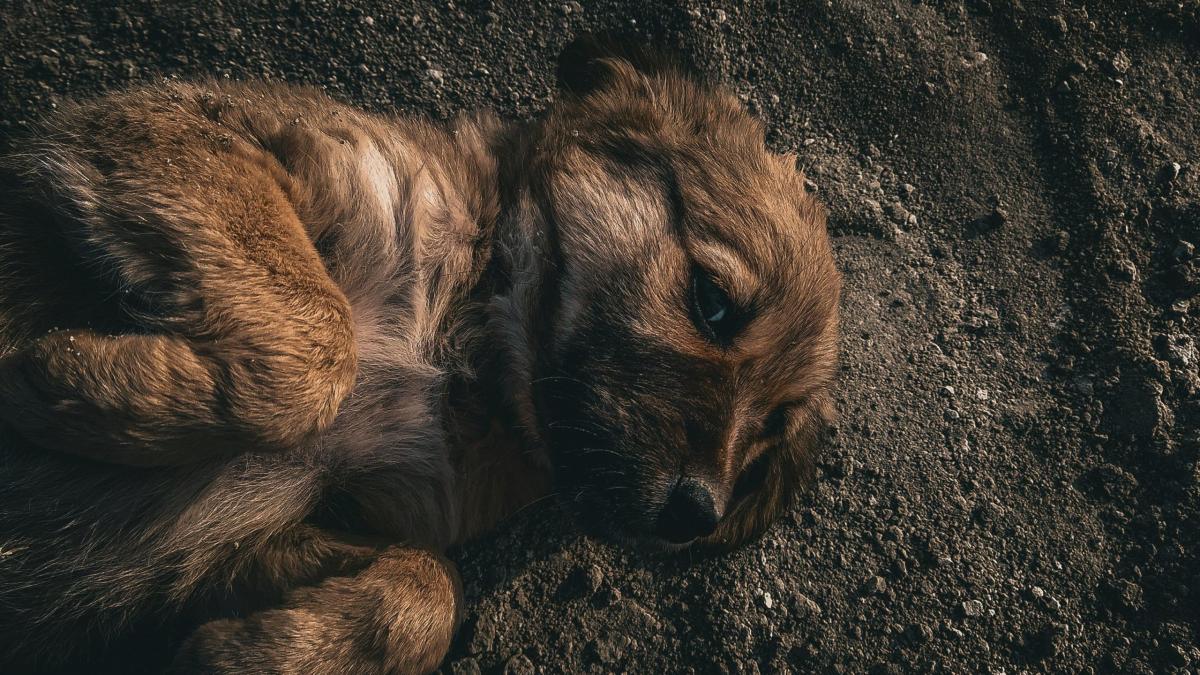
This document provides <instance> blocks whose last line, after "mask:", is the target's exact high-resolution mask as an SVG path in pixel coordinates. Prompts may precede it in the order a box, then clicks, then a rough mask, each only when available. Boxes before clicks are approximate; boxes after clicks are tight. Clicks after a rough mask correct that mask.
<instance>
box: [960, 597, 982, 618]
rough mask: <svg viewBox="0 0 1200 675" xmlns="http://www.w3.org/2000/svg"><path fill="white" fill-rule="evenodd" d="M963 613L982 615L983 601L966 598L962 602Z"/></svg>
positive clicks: (973, 615)
mask: <svg viewBox="0 0 1200 675" xmlns="http://www.w3.org/2000/svg"><path fill="white" fill-rule="evenodd" d="M962 610H963V614H965V615H967V616H972V617H975V616H983V603H982V602H980V601H978V600H967V601H966V602H964V603H963V604H962Z"/></svg>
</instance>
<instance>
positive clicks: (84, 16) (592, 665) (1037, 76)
mask: <svg viewBox="0 0 1200 675" xmlns="http://www.w3.org/2000/svg"><path fill="white" fill-rule="evenodd" d="M109 4H110V3H100V2H96V3H93V2H90V1H88V0H81V1H80V2H77V3H69V2H62V1H60V0H41V1H39V2H17V3H16V4H12V2H11V0H0V106H2V110H0V134H7V133H8V132H11V131H15V130H18V129H19V128H20V127H21V126H22V124H23V122H24V121H25V120H27V119H29V118H30V117H31V116H32V115H34V114H37V113H38V112H40V111H45V110H48V109H50V108H52V107H53V106H54V105H55V103H56V102H57V101H59V100H60V99H61V98H62V97H66V96H85V95H90V94H94V93H97V92H100V91H103V90H106V89H110V88H113V87H118V86H122V85H125V84H127V83H130V82H145V81H154V80H156V79H157V78H160V77H163V76H168V77H173V76H181V77H189V76H200V75H216V76H225V75H228V76H232V77H236V78H247V77H269V78H271V79H285V80H288V81H294V82H304V83H310V84H316V85H320V86H324V87H326V88H327V89H328V90H329V91H330V92H331V93H332V94H333V95H334V96H336V97H338V98H341V99H344V100H347V101H350V102H353V103H356V104H359V105H362V106H365V107H367V108H371V109H376V110H400V111H404V112H412V113H425V114H430V115H434V116H439V117H444V116H447V115H449V114H452V113H453V112H455V111H459V110H462V109H466V108H471V107H478V106H491V107H494V108H497V109H498V110H500V111H502V112H503V113H504V114H506V115H509V116H513V117H527V116H531V115H534V114H536V113H537V112H538V111H539V110H541V109H542V108H544V107H545V106H546V104H547V103H548V102H549V101H550V100H551V99H552V97H553V88H552V80H553V78H552V72H553V70H552V68H553V61H554V57H555V55H556V54H557V52H558V50H559V48H560V47H561V46H562V44H564V43H565V42H566V41H567V40H569V39H570V37H571V36H572V35H574V34H575V33H577V32H580V31H583V30H599V29H611V28H621V29H625V30H634V31H638V32H641V33H642V34H644V35H646V36H647V39H648V40H650V41H652V42H654V43H657V44H662V45H665V46H668V47H671V48H674V49H676V50H679V51H681V52H683V53H684V54H686V55H689V56H690V57H691V58H692V59H693V60H695V61H696V62H697V63H699V64H700V65H701V66H702V68H703V69H704V70H705V71H706V72H708V73H710V74H712V75H713V76H715V77H717V78H719V79H721V80H723V81H725V82H727V83H728V84H729V85H730V86H731V87H733V89H734V90H736V91H737V92H738V93H739V95H741V96H742V97H743V98H744V100H745V101H746V103H747V105H748V106H750V107H751V109H752V110H754V111H755V112H757V113H758V114H760V115H762V116H763V117H764V118H766V119H767V120H768V121H769V123H770V129H771V131H770V136H769V138H770V141H771V143H772V144H773V145H774V146H775V147H777V148H779V149H783V150H791V151H795V152H797V153H798V154H799V157H800V163H801V165H802V166H803V167H804V168H805V169H806V170H807V171H808V173H809V177H810V179H811V181H812V182H813V183H814V184H815V186H816V187H817V188H818V190H819V194H820V195H822V196H823V198H824V199H825V200H826V202H827V203H828V205H829V207H830V227H831V229H832V231H833V233H834V234H835V245H836V249H837V255H838V258H839V262H840V265H841V268H842V269H843V271H844V273H845V296H844V301H843V306H844V310H843V312H844V336H843V340H842V353H843V359H844V368H843V370H842V375H841V384H840V397H839V400H840V406H841V417H842V421H841V423H840V427H839V430H838V433H837V434H836V436H835V438H834V441H833V444H832V446H831V447H829V448H828V449H827V450H826V452H825V454H824V457H823V459H822V461H821V463H820V471H819V478H818V480H817V482H816V484H815V486H814V487H813V489H812V491H811V493H810V494H808V495H806V496H805V497H804V498H803V499H802V500H801V503H800V505H799V507H798V508H797V509H796V510H795V511H794V513H792V514H791V515H790V517H788V518H786V519H784V521H783V522H781V523H779V524H778V526H776V527H775V528H774V529H773V530H772V531H771V532H770V533H769V534H768V535H767V536H766V537H765V538H764V539H763V540H762V541H761V542H759V543H757V544H755V545H751V546H749V547H746V548H744V549H741V550H739V551H736V552H734V553H732V554H729V555H726V556H723V557H719V558H712V557H703V558H702V557H697V556H687V555H685V556H682V557H677V558H668V559H662V558H649V557H641V556H639V555H636V554H632V553H629V552H625V551H622V550H618V549H616V548H613V547H610V546H608V545H605V544H600V543H596V542H593V541H589V540H587V539H584V538H582V537H580V536H579V535H578V534H576V533H575V532H574V531H573V529H572V528H571V526H570V523H568V522H566V519H565V518H564V517H563V516H562V515H560V514H559V513H557V512H556V511H555V510H554V508H553V507H551V506H546V507H542V508H539V509H532V510H530V511H528V512H526V513H523V514H521V515H520V516H519V517H518V518H516V519H515V522H513V523H512V524H511V525H510V526H508V527H506V528H504V530H502V531H501V532H499V533H497V534H496V535H494V536H491V537H489V538H488V539H487V540H485V541H480V542H477V543H474V544H472V545H469V546H467V547H466V548H464V549H463V550H461V551H458V552H457V553H456V557H457V559H458V560H459V561H460V563H461V568H462V572H463V575H464V579H465V583H466V588H467V591H468V594H469V596H470V598H471V600H472V601H473V609H472V610H471V612H470V613H469V615H468V617H467V620H466V623H465V625H464V628H463V631H462V633H461V635H460V637H459V639H458V640H457V642H456V645H455V647H454V650H453V653H452V654H451V656H450V657H449V659H448V660H447V662H446V665H445V667H444V670H445V671H446V672H448V673H476V672H510V673H532V672H562V671H570V672H575V671H582V672H602V671H603V672H611V671H629V672H664V671H689V670H692V671H695V672H711V671H723V670H724V671H734V672H751V673H753V672H782V671H787V670H792V671H801V672H807V671H818V672H829V671H833V672H863V671H869V672H900V671H920V672H927V671H934V670H941V671H951V672H993V673H998V672H1008V673H1014V672H1024V671H1030V672H1041V671H1066V672H1113V671H1119V672H1171V671H1189V670H1190V671H1191V672H1197V671H1198V670H1200V648H1198V644H1200V642H1198V638H1197V631H1198V629H1200V621H1198V620H1200V529H1198V525H1200V523H1198V519H1200V463H1198V460H1200V398H1198V397H1197V391H1198V390H1200V351H1198V349H1197V346H1196V339H1197V337H1198V336H1197V328H1196V326H1197V322H1198V320H1200V297H1197V296H1198V294H1200V256H1198V255H1197V253H1196V251H1195V248H1194V245H1200V202H1198V201H1197V196H1198V195H1200V164H1197V155H1198V152H1197V151H1198V150H1200V107H1198V106H1197V104H1196V97H1197V95H1198V94H1200V3H1198V2H1197V0H1169V1H1168V0H1151V1H1147V2H1139V3H1124V2H1101V1H1099V0H1095V1H1093V2H1090V3H1077V2H1061V1H1049V2H1035V1H1033V0H1025V1H1023V2H1016V1H1015V0H1014V1H1013V2H1002V1H1000V0H992V1H989V0H968V1H966V2H955V1H945V2H942V1H938V0H926V1H924V2H905V1H901V0H848V1H831V2H826V1H824V0H821V1H796V2H784V1H779V2H765V3H764V2H761V1H760V2H754V3H749V4H734V3H728V4H724V5H720V6H718V5H717V4H710V3H700V2H681V3H678V4H671V5H658V4H654V3H652V2H649V1H648V0H636V1H633V2H618V1H611V2H597V3H585V2H567V3H561V2H550V3H545V2H539V3H534V4H533V5H529V4H527V3H523V2H522V3H512V4H502V3H498V2H496V3H493V2H458V3H454V4H450V3H446V4H442V3H423V2H411V1H405V0H397V1H395V2H375V1H372V0H355V1H353V2H348V3H335V2H325V1H321V0H317V1H302V0H296V1H293V2H276V3H266V2H264V3H254V4H252V5H243V4H242V3H237V2H232V1H230V0H225V1H224V2H222V1H220V0H216V1H205V2H196V3H195V4H194V5H193V6H190V7H184V6H183V3H158V2H149V1H147V2H129V3H125V6H124V7H123V8H117V7H111V6H108V5H109ZM160 4H163V5H168V4H169V5H171V7H172V8H171V9H167V8H165V7H159V5H160ZM102 5H103V6H102ZM1135 5H1136V6H1137V8H1136V9H1135V10H1127V9H1121V7H1125V6H1128V7H1133V6H1135Z"/></svg>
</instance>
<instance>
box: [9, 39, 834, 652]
mask: <svg viewBox="0 0 1200 675" xmlns="http://www.w3.org/2000/svg"><path fill="white" fill-rule="evenodd" d="M559 75H560V85H561V88H562V95H561V98H560V100H559V101H558V102H557V103H556V104H555V105H553V106H552V107H551V108H550V110H549V111H547V112H546V114H545V115H544V116H543V117H542V118H541V119H539V120H537V121H534V122H532V123H528V124H509V123H503V122H501V121H500V120H498V119H496V118H495V117H493V116H490V115H487V114H479V115H475V116H468V117H463V118H460V119H458V120H456V121H454V122H452V123H450V124H449V125H445V126H442V125H435V124H432V123H430V122H426V121H422V120H411V119H396V118H390V117H380V116H372V115H367V114H364V113H362V112H359V111H356V110H353V109H351V108H348V107H345V106H343V105H340V104H338V103H335V102H333V101H331V100H329V99H328V98H326V97H324V96H323V95H321V94H320V93H317V92H315V91H311V90H305V89H297V88H291V87H281V86H278V85H270V84H264V83H254V84H249V83H247V84H239V83H229V82H220V83H218V82H210V83H204V84H182V83H165V84H161V85H157V86H152V87H148V88H144V89H140V90H134V91H127V92H123V93H118V94H113V95H110V96H107V97H105V98H102V99H99V100H96V101H92V102H88V103H82V104H77V105H74V106H71V107H68V108H66V109H64V110H62V111H60V112H58V113H56V114H55V115H53V116H51V117H50V118H49V119H48V120H47V121H46V122H45V123H44V124H43V125H42V126H41V127H40V128H39V130H38V131H37V132H35V133H34V134H33V135H31V136H30V137H28V138H26V139H24V140H22V141H20V142H19V143H16V144H15V145H14V148H15V149H14V150H13V151H12V152H11V153H10V154H8V155H7V156H6V157H5V158H4V159H3V161H2V169H0V194H2V195H3V199H0V607H3V608H4V611H3V612H0V661H2V662H4V663H6V664H8V666H9V668H14V669H17V670H37V669H52V668H62V667H71V666H72V664H82V663H89V664H96V663H102V662H105V660H107V662H108V663H114V664H120V666H121V667H122V668H131V667H133V666H132V665H131V664H137V663H145V664H157V663H163V662H171V663H173V664H174V667H175V668H176V669H177V670H180V671H185V672H191V671H201V672H296V671H301V670H303V671H306V672H316V673H375V672H424V671H429V670H432V669H434V668H436V667H437V665H438V664H439V662H440V661H441V659H442V657H443V656H444V654H445V652H446V650H447V648H448V646H449V644H450V640H451V637H452V635H453V632H454V630H455V628H456V626H457V624H458V621H459V618H460V616H461V612H462V607H461V604H462V603H461V593H460V591H459V587H458V581H457V577H456V574H455V571H454V569H453V567H452V565H451V564H450V563H449V562H448V561H447V560H446V559H445V558H443V557H442V556H441V552H442V551H443V550H444V549H445V548H446V547H447V546H449V545H451V544H453V543H456V542H460V541H462V540H464V539H466V538H469V537H471V536H473V535H475V534H477V533H479V532H481V531H483V530H486V529H487V528H489V527H491V526H492V525H494V524H495V523H496V522H497V521H499V520H500V519H502V518H504V517H505V516H506V515H508V514H511V513H512V512H513V511H515V510H516V509H519V508H520V507H522V506H523V505H526V504H529V503H530V502H532V501H534V500H537V499H539V498H540V497H542V496H545V495H548V494H555V495H557V496H558V497H559V499H560V501H561V503H562V504H563V505H564V506H565V508H567V509H568V510H570V511H571V512H573V513H574V514H575V515H576V516H577V517H578V520H579V522H580V524H581V525H582V526H583V527H584V528H585V529H586V530H587V531H589V532H591V533H594V534H596V535H598V536H603V537H607V538H611V539H618V540H623V541H629V542H635V543H637V544H639V545H644V546H651V547H658V548H678V547H682V546H686V545H688V544H690V543H693V542H703V543H708V544H718V545H733V544H736V543H738V542H741V541H744V540H746V539H747V538H750V537H752V536H754V535H756V534H757V533H759V532H761V531H762V530H763V529H764V528H765V527H766V526H767V525H768V524H769V523H770V522H771V521H772V519H773V518H774V517H775V516H776V515H777V514H778V513H779V512H780V511H781V510H782V509H784V508H785V506H786V505H787V504H788V501H789V497H790V496H791V494H792V493H793V490H794V488H795V487H796V485H797V484H799V483H800V482H801V481H802V480H803V479H804V478H805V475H806V472H807V470H808V467H809V465H810V458H811V456H812V453H813V451H814V449H815V446H816V445H817V443H818V436H819V434H820V431H821V429H822V428H823V427H824V426H825V425H826V423H827V422H828V421H829V420H830V419H831V416H832V414H833V413H832V406H831V401H830V394H829V387H830V385H831V381H832V378H833V375H834V371H835V367H836V347H835V343H836V331H837V304H838V294H839V276H838V273H837V271H836V269H835V267H834V263H833V258H832V255H831V251H830V245H829V241H828V236H827V233H826V229H825V223H824V214H823V211H822V209H821V207H820V205H819V204H818V203H817V202H816V201H815V200H814V199H813V198H812V197H811V196H810V195H809V194H808V193H807V192H806V190H805V187H804V180H803V177H802V176H801V175H800V174H799V173H798V172H797V170H796V168H795V163H794V160H793V158H791V157H788V156H784V155H776V154H773V153H772V152H770V151H768V150H767V149H766V147H765V145H764V139H763V130H762V126H761V124H759V123H758V122H757V121H755V120H753V119H752V118H750V117H749V116H748V115H747V114H746V113H745V112H744V111H743V109H742V108H741V106H740V105H739V104H738V102H737V101H736V99H735V98H734V97H732V96H731V95H729V94H728V93H726V92H724V91H722V90H721V89H719V88H715V87H713V86H710V85H707V84H703V83H700V82H698V81H696V80H694V79H692V78H691V77H689V76H687V75H685V74H684V73H683V72H682V70H681V69H679V68H678V67H676V66H674V65H672V64H670V63H667V62H664V61H662V60H660V59H658V58H655V57H653V56H651V55H648V54H646V53H644V52H642V51H640V50H637V49H630V48H621V47H615V46H613V45H609V44H603V43H600V42H597V41H581V42H578V43H576V44H574V45H572V46H571V47H568V49H567V50H566V52H564V54H563V56H562V58H561V61H560V64H559ZM599 514H603V517H602V518H601V517H598V516H599Z"/></svg>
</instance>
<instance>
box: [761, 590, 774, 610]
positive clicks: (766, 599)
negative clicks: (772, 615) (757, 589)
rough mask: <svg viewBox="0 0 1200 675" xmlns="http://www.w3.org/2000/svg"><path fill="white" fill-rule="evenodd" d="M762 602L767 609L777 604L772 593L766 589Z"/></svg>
mask: <svg viewBox="0 0 1200 675" xmlns="http://www.w3.org/2000/svg"><path fill="white" fill-rule="evenodd" d="M762 604H763V607H766V608H767V609H771V608H772V607H774V606H775V599H774V598H772V597H771V594H770V593H767V592H765V591H764V592H763V594H762Z"/></svg>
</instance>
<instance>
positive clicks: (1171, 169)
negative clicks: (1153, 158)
mask: <svg viewBox="0 0 1200 675" xmlns="http://www.w3.org/2000/svg"><path fill="white" fill-rule="evenodd" d="M1182 170H1183V166H1181V165H1180V164H1179V162H1171V163H1170V164H1168V165H1166V166H1164V167H1163V168H1162V172H1161V173H1160V176H1161V177H1162V182H1164V183H1174V182H1175V179H1177V178H1179V172H1180V171H1182Z"/></svg>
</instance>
